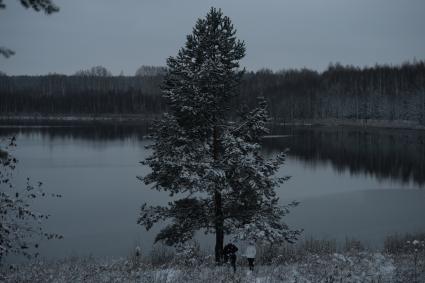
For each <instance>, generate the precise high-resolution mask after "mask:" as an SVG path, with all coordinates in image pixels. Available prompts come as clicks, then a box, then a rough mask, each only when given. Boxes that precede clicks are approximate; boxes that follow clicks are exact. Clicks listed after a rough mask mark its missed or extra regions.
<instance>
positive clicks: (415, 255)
mask: <svg viewBox="0 0 425 283" xmlns="http://www.w3.org/2000/svg"><path fill="white" fill-rule="evenodd" d="M424 240H425V234H417V235H403V236H399V235H393V236H390V237H388V238H387V239H386V241H385V247H384V251H383V252H377V251H368V250H367V249H365V248H364V246H363V245H362V243H361V242H359V241H357V240H355V239H347V240H346V241H345V243H344V244H343V245H339V246H338V245H337V244H336V242H335V241H333V240H316V239H306V240H303V241H301V242H300V243H298V244H297V245H267V246H258V249H257V252H258V253H257V258H256V266H255V270H254V272H250V271H249V270H248V266H247V262H246V260H245V259H244V258H241V257H238V261H237V271H236V273H233V270H232V268H231V267H230V266H228V265H223V266H216V265H215V263H214V256H213V255H211V254H210V253H208V252H207V251H203V250H201V249H200V247H199V245H198V244H196V243H192V244H191V245H189V246H186V247H185V248H184V249H182V250H180V251H179V250H177V251H175V250H173V249H170V248H168V247H165V246H161V245H155V246H154V247H153V249H152V250H151V251H150V252H149V253H147V254H145V255H143V254H142V253H140V250H139V249H137V253H136V252H133V253H132V254H131V255H130V256H129V257H128V258H120V259H108V260H107V259H96V258H93V257H87V258H78V257H73V258H67V259H64V260H60V261H42V260H37V261H33V262H31V263H25V264H21V265H15V266H12V267H8V266H4V267H3V268H2V269H1V270H0V271H1V272H0V282H58V283H59V282H142V283H144V282H149V283H151V282H153V283H166V282H176V283H183V282H255V283H263V282H264V283H273V282H294V283H295V282H298V283H302V282H413V283H414V282H425V241H424Z"/></svg>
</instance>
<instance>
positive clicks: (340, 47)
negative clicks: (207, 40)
mask: <svg viewBox="0 0 425 283" xmlns="http://www.w3.org/2000/svg"><path fill="white" fill-rule="evenodd" d="M54 2H55V3H56V4H57V5H58V6H60V8H61V10H60V12H59V13H56V14H54V15H51V16H47V15H45V14H43V13H36V12H34V11H32V10H26V9H25V8H23V7H22V6H20V5H19V4H18V1H17V0H5V4H6V5H7V8H6V10H0V46H6V47H8V48H11V49H13V50H14V51H16V55H15V56H13V57H11V58H9V59H5V58H3V57H0V70H1V71H3V72H6V73H7V74H10V75H15V74H47V73H49V72H57V73H64V74H73V73H74V72H75V71H77V70H80V69H85V68H89V67H91V66H95V65H102V66H105V67H106V68H108V69H109V70H111V71H112V72H113V73H114V74H118V73H119V72H120V71H121V70H123V71H124V73H125V74H126V75H132V74H134V72H135V71H136V69H137V68H138V67H139V66H141V65H165V60H166V58H167V57H168V56H174V55H175V54H176V53H177V51H178V49H179V48H180V47H181V46H183V44H184V41H185V37H186V35H187V34H189V33H190V32H191V30H192V27H193V25H194V23H195V21H196V19H197V18H199V17H204V16H205V14H206V13H207V12H208V10H209V8H210V7H211V6H214V7H217V8H222V10H223V12H224V14H225V15H227V16H229V17H230V18H231V19H232V21H233V23H234V25H235V27H236V29H237V30H238V33H237V36H238V37H239V38H240V39H241V40H244V41H245V43H246V47H247V52H246V57H245V58H244V59H243V61H242V65H243V66H245V67H247V69H249V70H258V69H260V68H263V67H267V68H270V69H273V70H279V69H288V68H302V67H307V68H311V69H316V70H319V71H321V70H323V69H325V68H326V67H327V66H328V65H329V63H330V62H334V63H335V62H340V63H342V64H344V65H345V64H351V65H356V66H365V65H374V64H375V63H386V64H399V63H402V62H403V61H406V60H412V59H413V58H416V59H418V60H423V59H425V1H424V0H404V1H403V0H350V1H349V0H309V1H307V0H261V1H260V0H257V1H252V0H222V1H204V0H169V1H163V0H119V1H118V0H72V1H71V0H56V1H54Z"/></svg>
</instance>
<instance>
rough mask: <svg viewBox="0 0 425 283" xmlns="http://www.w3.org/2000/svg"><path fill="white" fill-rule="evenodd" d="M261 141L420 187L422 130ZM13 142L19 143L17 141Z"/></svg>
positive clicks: (72, 130) (69, 129)
mask: <svg viewBox="0 0 425 283" xmlns="http://www.w3.org/2000/svg"><path fill="white" fill-rule="evenodd" d="M149 127H150V126H149V124H148V123H146V122H141V123H139V124H137V125H135V124H113V123H110V124H108V123H82V124H78V125H75V124H71V123H70V124H69V125H65V126H64V125H50V126H45V127H39V126H32V127H31V126H30V127H26V126H22V127H21V126H19V127H18V126H17V127H15V126H7V127H6V126H3V127H0V136H10V135H17V134H23V135H41V137H42V138H43V139H44V138H45V139H67V140H69V139H70V140H73V139H76V140H78V139H80V140H87V141H96V142H102V141H112V140H127V139H135V140H141V139H144V138H145V137H146V135H148V133H149ZM271 134H273V135H282V136H281V137H274V138H265V139H264V141H263V145H264V152H265V153H266V154H267V155H270V154H274V153H275V152H277V151H282V150H285V149H286V148H289V149H290V151H289V156H290V157H291V158H295V159H298V160H301V161H303V162H305V163H306V164H307V165H309V166H320V164H324V163H330V164H331V165H332V166H333V168H334V169H335V170H337V171H338V172H343V171H345V170H349V172H350V173H351V174H368V175H372V176H376V177H377V178H378V179H379V178H382V179H387V178H389V179H393V180H397V181H400V182H402V183H407V182H410V181H413V182H414V183H415V184H417V185H420V186H422V185H423V184H424V183H425V132H424V131H418V130H404V129H381V128H361V127H318V126H317V127H316V126H315V127H283V126H273V127H272V129H271ZM18 144H19V141H18Z"/></svg>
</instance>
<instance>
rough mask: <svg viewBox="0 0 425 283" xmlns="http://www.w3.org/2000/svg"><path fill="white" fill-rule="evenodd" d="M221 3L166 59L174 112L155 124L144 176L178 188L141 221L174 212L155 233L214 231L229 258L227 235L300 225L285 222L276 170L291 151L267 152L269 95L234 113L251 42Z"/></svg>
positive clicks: (290, 235)
mask: <svg viewBox="0 0 425 283" xmlns="http://www.w3.org/2000/svg"><path fill="white" fill-rule="evenodd" d="M235 33H236V31H235V29H234V27H233V25H232V23H231V21H230V19H229V18H228V17H226V16H223V14H222V12H221V10H217V9H215V8H211V10H210V11H209V13H208V14H207V16H206V18H204V19H199V20H198V21H197V23H196V25H195V27H194V29H193V32H192V34H191V35H188V36H187V41H186V44H185V47H183V48H182V49H181V50H180V51H179V52H178V55H177V56H176V57H170V58H169V59H168V60H167V65H168V74H167V76H166V79H165V82H164V86H163V90H164V94H165V97H166V98H167V99H168V101H169V106H170V113H168V114H165V115H164V117H163V119H162V120H160V121H157V122H156V124H155V126H154V127H153V129H154V133H153V138H154V143H153V144H152V145H150V146H149V147H150V148H151V149H152V152H153V153H152V155H151V156H150V157H148V158H147V159H146V160H145V161H143V162H142V163H143V164H145V165H148V166H150V168H151V169H152V172H151V173H150V174H148V175H147V176H144V177H139V178H140V179H141V180H143V181H144V182H145V183H146V184H154V188H155V189H157V190H160V191H161V190H163V191H167V192H169V193H170V195H171V196H173V195H176V194H178V195H179V196H182V197H181V198H180V199H178V200H175V201H173V202H170V203H169V204H168V206H166V207H163V206H148V205H147V204H146V203H145V204H144V205H142V208H141V214H140V218H139V220H138V223H139V224H141V225H143V226H145V227H146V229H148V230H149V229H150V228H151V227H152V226H153V225H154V224H155V223H157V222H158V221H161V220H170V219H171V223H169V224H168V225H167V226H166V227H165V228H164V229H162V230H161V231H160V233H159V234H158V235H157V237H156V241H160V240H162V241H164V242H165V243H166V244H169V245H175V244H180V243H183V242H185V241H187V240H189V239H191V238H192V237H193V236H194V233H195V231H197V230H201V229H203V230H204V231H205V232H206V233H215V235H216V246H215V258H216V261H217V262H220V261H221V259H222V250H223V241H224V235H225V234H228V235H234V236H237V237H240V238H241V239H243V238H255V239H259V240H267V241H271V242H276V241H279V242H282V241H290V242H291V241H294V240H296V238H297V236H298V235H299V233H300V231H293V230H290V229H289V228H288V226H287V225H286V224H285V223H284V222H282V217H283V216H284V215H285V214H287V213H288V207H289V206H291V205H296V203H291V204H290V205H288V206H281V205H280V204H279V202H278V197H277V196H276V193H275V188H277V187H278V186H279V184H280V183H282V182H283V181H285V180H286V178H277V177H274V174H275V173H276V171H277V170H278V169H279V167H280V165H282V164H283V162H284V160H285V155H284V154H279V155H278V156H277V157H276V158H274V159H271V160H267V159H265V158H263V157H262V156H261V154H260V148H261V147H260V143H259V142H260V139H261V137H262V136H263V135H264V134H265V133H267V128H266V122H267V121H268V113H267V110H266V106H267V105H266V103H265V101H263V100H262V101H261V103H260V104H259V106H258V108H256V109H254V110H252V111H250V112H248V113H244V114H241V115H240V117H239V118H238V119H237V120H236V121H235V120H234V119H233V121H232V122H231V121H230V119H229V109H230V104H231V99H232V97H234V96H235V95H236V94H237V93H238V91H237V88H238V85H239V82H240V80H241V78H242V75H243V72H244V71H243V70H240V68H239V60H240V59H242V58H243V57H244V55H245V46H244V43H243V42H241V41H239V40H237V39H236V37H235Z"/></svg>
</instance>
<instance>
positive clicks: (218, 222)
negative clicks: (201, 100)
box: [213, 126, 224, 264]
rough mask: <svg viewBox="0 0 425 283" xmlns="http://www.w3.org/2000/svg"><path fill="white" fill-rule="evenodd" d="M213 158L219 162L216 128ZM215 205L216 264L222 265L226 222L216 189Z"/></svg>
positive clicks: (216, 131)
mask: <svg viewBox="0 0 425 283" xmlns="http://www.w3.org/2000/svg"><path fill="white" fill-rule="evenodd" d="M213 156H214V160H218V158H219V157H218V129H217V126H214V136H213ZM214 205H215V262H216V263H218V264H221V262H222V258H223V245H224V231H223V226H224V221H223V208H222V202H221V193H220V191H219V190H218V189H216V191H215V193H214Z"/></svg>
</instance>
